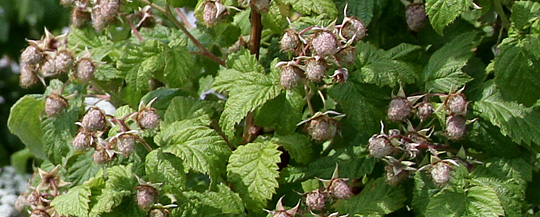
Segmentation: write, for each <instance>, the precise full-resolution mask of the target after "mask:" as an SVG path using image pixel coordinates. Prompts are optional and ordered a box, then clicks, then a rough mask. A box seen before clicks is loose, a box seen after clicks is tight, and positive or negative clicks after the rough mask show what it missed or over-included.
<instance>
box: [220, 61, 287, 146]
mask: <svg viewBox="0 0 540 217" xmlns="http://www.w3.org/2000/svg"><path fill="white" fill-rule="evenodd" d="M214 88H216V89H217V90H228V91H229V99H227V102H226V103H225V109H224V110H223V113H222V114H221V118H220V119H219V125H220V126H221V128H222V130H223V131H224V133H225V135H227V137H229V138H231V137H232V136H233V135H234V126H235V124H238V123H240V121H242V119H244V117H245V116H246V115H247V114H248V112H251V111H253V110H255V109H256V108H257V107H259V106H261V105H262V104H264V103H265V102H266V101H268V100H271V99H273V98H275V97H277V96H278V95H279V94H280V93H281V88H280V86H279V85H276V82H275V81H274V80H273V79H271V78H270V77H269V76H267V75H263V74H260V73H256V72H248V73H242V72H239V71H236V70H223V71H220V73H219V75H218V76H217V77H216V80H215V81H214Z"/></svg>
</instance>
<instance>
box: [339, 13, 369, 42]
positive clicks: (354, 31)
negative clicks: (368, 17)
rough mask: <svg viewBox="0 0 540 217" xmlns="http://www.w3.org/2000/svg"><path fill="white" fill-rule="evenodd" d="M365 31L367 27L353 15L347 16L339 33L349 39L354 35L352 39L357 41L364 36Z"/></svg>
mask: <svg viewBox="0 0 540 217" xmlns="http://www.w3.org/2000/svg"><path fill="white" fill-rule="evenodd" d="M366 31H367V29H366V27H365V26H364V23H362V21H360V20H358V19H356V18H354V17H347V18H346V20H345V22H344V23H343V28H342V29H341V35H342V36H343V37H345V38H346V39H347V40H351V39H352V38H353V37H354V41H359V40H362V39H363V38H365V37H366V35H367V34H366Z"/></svg>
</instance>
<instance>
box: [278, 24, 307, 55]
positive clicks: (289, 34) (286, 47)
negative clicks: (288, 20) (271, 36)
mask: <svg viewBox="0 0 540 217" xmlns="http://www.w3.org/2000/svg"><path fill="white" fill-rule="evenodd" d="M301 43H302V42H301V41H300V36H298V33H297V32H296V31H294V30H293V29H286V30H285V33H283V37H281V40H280V41H279V47H280V48H281V51H284V52H287V51H296V50H298V49H299V47H300V44H301Z"/></svg>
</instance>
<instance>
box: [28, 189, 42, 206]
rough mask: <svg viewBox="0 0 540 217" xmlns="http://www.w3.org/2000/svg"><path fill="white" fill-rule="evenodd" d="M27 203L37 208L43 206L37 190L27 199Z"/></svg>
mask: <svg viewBox="0 0 540 217" xmlns="http://www.w3.org/2000/svg"><path fill="white" fill-rule="evenodd" d="M26 203H28V204H29V205H30V206H32V207H36V206H38V205H40V204H41V196H40V195H39V193H38V192H37V191H36V190H33V191H32V192H30V194H28V196H27V197H26Z"/></svg>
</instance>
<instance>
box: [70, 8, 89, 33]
mask: <svg viewBox="0 0 540 217" xmlns="http://www.w3.org/2000/svg"><path fill="white" fill-rule="evenodd" d="M90 22H92V14H90V12H88V11H87V10H86V9H85V8H81V7H74V8H73V10H71V25H73V26H74V27H76V28H82V27H85V26H86V25H88V24H90Z"/></svg>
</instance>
